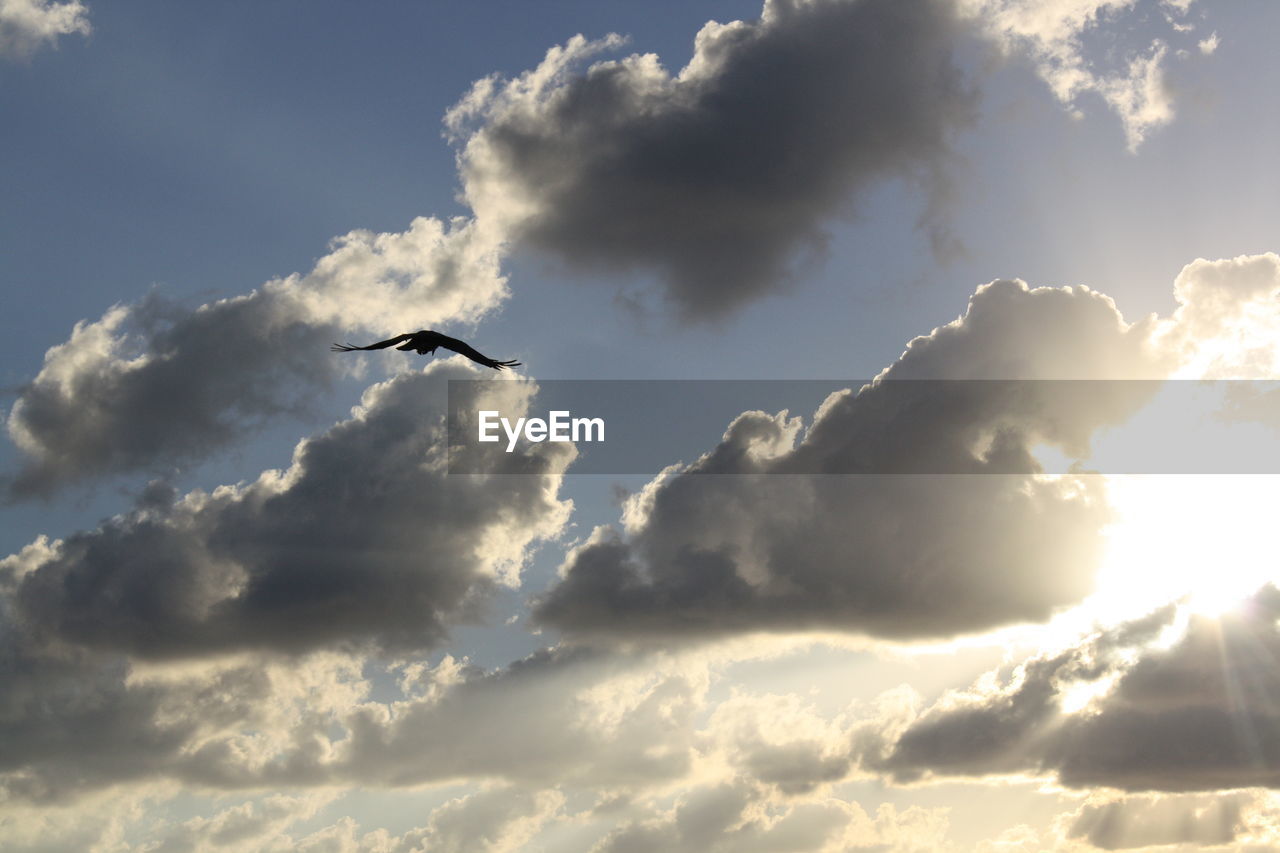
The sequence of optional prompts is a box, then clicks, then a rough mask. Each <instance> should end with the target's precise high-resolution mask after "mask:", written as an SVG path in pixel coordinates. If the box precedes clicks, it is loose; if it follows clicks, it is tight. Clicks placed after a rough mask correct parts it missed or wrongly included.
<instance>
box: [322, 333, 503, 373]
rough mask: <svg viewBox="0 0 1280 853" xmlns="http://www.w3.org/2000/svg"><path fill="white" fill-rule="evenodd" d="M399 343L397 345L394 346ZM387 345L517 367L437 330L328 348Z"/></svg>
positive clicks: (348, 349)
mask: <svg viewBox="0 0 1280 853" xmlns="http://www.w3.org/2000/svg"><path fill="white" fill-rule="evenodd" d="M397 344H399V346H396V345H397ZM387 347H395V348H396V349H398V350H415V351H417V352H418V353H421V354H422V355H431V354H432V353H434V352H435V351H436V348H437V347H444V348H445V349H447V350H452V351H453V352H456V353H459V354H460V355H465V356H466V357H467V358H469V359H471V360H472V361H474V362H476V363H477V364H483V365H484V366H485V367H492V368H493V369H494V370H502V369H503V368H507V367H519V366H520V362H518V361H514V360H512V361H498V360H497V359H493V358H489V357H488V356H487V355H484V354H483V353H481V352H479V351H477V350H476V349H475V348H474V347H472V346H471V345H470V344H468V343H467V342H466V341H460V340H458V339H457V338H451V337H449V336H448V335H442V334H440V333H439V332H433V331H429V330H427V329H422V330H420V331H417V332H406V333H405V334H403V335H396V336H395V337H394V338H389V339H387V340H385V341H378V342H377V343H376V344H369V345H368V346H367V347H357V346H352V345H351V344H334V345H333V346H331V347H329V349H331V350H333V351H334V352H353V351H355V350H370V349H386V348H387Z"/></svg>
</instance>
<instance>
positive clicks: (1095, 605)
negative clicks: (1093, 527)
mask: <svg viewBox="0 0 1280 853" xmlns="http://www.w3.org/2000/svg"><path fill="white" fill-rule="evenodd" d="M1278 490H1280V476H1275V475H1262V474H1255V475H1216V474H1199V475H1196V474H1191V475H1173V474H1160V475H1130V476H1109V477H1108V478H1107V491H1108V494H1109V496H1110V500H1111V504H1112V507H1113V510H1114V519H1113V522H1112V523H1111V525H1110V526H1109V527H1108V529H1107V530H1106V533H1105V535H1106V538H1107V545H1106V551H1105V554H1104V557H1103V560H1102V564H1101V566H1100V567H1099V571H1098V582H1097V588H1096V592H1095V594H1094V596H1092V598H1091V602H1090V603H1091V605H1092V608H1091V609H1092V610H1093V611H1094V614H1095V615H1096V616H1097V617H1099V618H1102V619H1104V620H1106V621H1109V619H1108V617H1114V618H1125V617H1126V616H1132V615H1133V614H1134V612H1135V611H1139V610H1142V609H1144V608H1146V609H1149V608H1151V607H1156V606H1158V605H1160V604H1162V603H1164V602H1167V601H1171V600H1175V599H1181V600H1183V601H1184V602H1185V604H1186V606H1187V607H1189V608H1190V609H1192V610H1193V611H1195V612H1198V613H1204V614H1214V615H1216V614H1219V613H1222V612H1224V611H1226V610H1229V609H1231V608H1232V607H1234V606H1235V605H1236V604H1237V603H1238V602H1240V601H1241V600H1243V599H1244V598H1245V597H1247V596H1248V595H1249V594H1251V593H1252V592H1253V591H1254V590H1256V589H1258V588H1259V587H1261V586H1263V585H1264V584H1266V583H1268V582H1274V581H1277V580H1280V559H1278V558H1277V556H1276V550H1275V534H1276V529H1277V520H1276V513H1275V506H1276V496H1277V494H1278V493H1280V491H1278Z"/></svg>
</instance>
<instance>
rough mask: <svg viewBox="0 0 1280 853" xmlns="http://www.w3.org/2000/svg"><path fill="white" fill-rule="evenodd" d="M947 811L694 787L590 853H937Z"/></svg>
mask: <svg viewBox="0 0 1280 853" xmlns="http://www.w3.org/2000/svg"><path fill="white" fill-rule="evenodd" d="M946 833H947V819H946V816H945V810H942V809H921V808H909V809H906V810H904V811H902V812H899V811H898V810H897V809H895V808H894V807H893V806H891V805H887V804H886V805H883V806H881V807H880V809H879V811H878V812H877V814H876V816H875V817H874V818H872V817H871V816H869V815H868V814H867V813H866V811H864V810H863V808H862V807H861V806H860V805H858V804H857V803H855V802H848V801H846V800H844V799H838V798H834V797H830V798H827V797H814V798H810V799H806V800H801V801H791V802H778V801H776V800H771V799H770V797H769V796H768V795H767V794H766V793H765V791H764V790H762V789H761V788H758V787H756V786H753V785H751V784H749V783H745V782H741V781H738V782H729V783H721V784H720V785H716V786H707V787H701V788H694V789H692V790H690V791H687V792H685V793H684V794H682V795H681V796H680V798H679V800H678V802H677V803H676V805H675V806H674V807H673V808H671V809H670V810H668V811H667V812H666V813H665V814H660V815H658V816H655V817H654V818H651V819H649V820H644V821H635V822H632V823H630V824H624V825H623V826H621V827H619V828H618V829H616V830H614V831H613V832H611V833H610V834H609V835H608V836H607V837H606V838H604V839H603V840H601V842H600V843H599V844H597V845H596V846H595V847H594V848H592V853H704V851H706V853H719V852H720V851H733V853H766V851H778V850H795V851H812V853H820V851H822V853H837V851H849V850H895V851H911V850H937V849H941V848H942V847H943V846H944V845H945V839H946Z"/></svg>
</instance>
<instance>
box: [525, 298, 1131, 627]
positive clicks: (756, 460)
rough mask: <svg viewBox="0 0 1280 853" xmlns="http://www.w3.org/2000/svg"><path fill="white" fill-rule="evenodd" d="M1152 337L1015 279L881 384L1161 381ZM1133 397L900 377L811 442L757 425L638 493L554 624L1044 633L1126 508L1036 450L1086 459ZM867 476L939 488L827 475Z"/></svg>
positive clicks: (823, 412) (842, 400)
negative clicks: (1018, 625) (1040, 627)
mask: <svg viewBox="0 0 1280 853" xmlns="http://www.w3.org/2000/svg"><path fill="white" fill-rule="evenodd" d="M1148 333H1149V324H1145V323H1144V324H1140V325H1136V326H1126V324H1125V323H1124V322H1123V321H1122V319H1121V318H1120V315H1119V314H1118V313H1117V312H1116V310H1115V306H1114V305H1113V304H1112V303H1111V301H1110V300H1108V299H1106V298H1105V297H1103V296H1101V295H1099V294H1097V293H1094V292H1092V291H1089V290H1087V289H1078V290H1071V289H1060V290H1055V289H1048V288H1039V289H1035V290H1031V289H1028V288H1027V286H1026V285H1024V284H1022V283H1021V282H1013V281H998V282H994V283H992V284H990V285H987V286H984V287H983V288H980V289H979V291H978V292H977V293H976V294H975V296H974V297H973V299H972V301H971V304H970V306H969V310H968V313H967V314H966V315H965V316H964V317H963V318H961V319H959V320H957V321H955V322H953V323H951V324H949V325H948V326H945V327H943V328H940V329H937V330H935V331H934V332H933V333H932V334H931V335H928V336H926V337H922V338H917V339H916V340H915V341H913V342H912V343H911V345H910V346H909V347H908V349H907V351H906V352H905V353H904V354H903V356H902V357H901V358H900V359H899V361H898V362H897V363H895V364H894V365H893V366H892V367H891V368H890V369H888V370H887V371H885V372H884V373H883V374H882V376H881V378H882V379H884V380H896V379H922V378H925V377H928V378H934V379H971V378H975V377H982V378H991V377H997V376H1005V377H1019V378H1027V379H1042V378H1046V377H1062V376H1071V377H1077V378H1106V377H1115V376H1140V375H1146V374H1147V373H1148V372H1149V371H1152V370H1154V369H1155V368H1154V366H1153V362H1152V360H1151V359H1150V357H1149V355H1148V354H1147V352H1146V350H1145V342H1146V340H1147V336H1148ZM1114 385H1115V388H1114V392H1113V393H1110V394H1108V393H1098V391H1099V387H1100V386H1108V387H1110V385H1109V383H1092V384H1090V385H1088V386H1087V387H1086V386H1073V385H1071V384H1070V383H1065V385H1064V384H1063V383H1055V382H1021V383H999V382H995V383H986V382H953V383H949V384H947V385H945V388H946V393H945V394H940V393H938V391H937V386H934V385H931V384H930V383H917V382H892V381H885V382H880V383H876V384H873V385H871V386H868V387H867V388H864V389H863V390H862V391H860V392H859V393H856V394H854V393H851V392H846V393H842V394H837V395H833V396H832V397H831V398H829V399H828V400H827V401H826V402H825V403H824V404H823V405H822V407H821V408H820V410H819V411H818V413H817V415H816V416H815V419H814V424H813V426H812V428H811V429H810V430H809V432H808V434H807V435H805V437H804V439H803V441H801V442H799V444H796V436H797V434H798V433H799V423H798V421H797V420H794V419H789V418H787V417H786V416H785V413H784V414H783V415H779V416H770V415H766V414H763V413H760V412H748V413H744V414H743V415H741V416H740V417H739V418H738V419H737V420H736V421H734V423H733V424H732V425H731V426H730V427H729V430H728V431H727V432H726V434H725V437H724V440H723V441H722V443H721V444H720V445H719V446H717V447H716V448H714V449H713V450H711V451H710V452H709V453H707V454H706V455H704V456H703V457H702V458H701V459H700V460H699V461H698V462H697V463H695V464H694V465H692V466H690V467H688V468H687V469H684V470H680V471H677V472H675V473H671V474H669V475H667V476H665V477H660V478H659V479H657V480H655V481H654V482H653V483H651V484H650V485H649V486H648V487H647V488H646V490H645V491H644V492H643V493H642V494H641V495H639V496H637V498H636V499H635V500H634V502H633V504H632V506H631V507H630V509H629V510H628V517H627V521H628V528H629V532H630V535H629V536H628V537H625V538H624V537H622V536H620V535H619V534H617V533H614V532H612V531H603V530H602V531H597V533H596V534H595V535H594V536H593V538H592V539H591V540H590V541H589V542H588V543H587V544H585V545H584V546H582V547H580V548H579V549H577V550H576V551H575V552H574V553H572V554H571V555H570V558H569V560H568V562H567V564H566V567H565V569H564V571H563V577H562V580H561V581H560V583H559V584H558V585H556V586H555V587H553V588H552V589H551V590H550V591H549V592H547V593H546V594H545V595H544V596H543V597H542V598H541V599H540V601H539V602H538V604H537V609H536V614H537V617H538V618H539V619H541V620H542V621H543V622H544V623H546V624H550V625H553V626H555V627H557V628H560V629H563V630H565V631H568V632H571V633H574V634H587V635H594V636H613V637H639V636H648V637H652V638H670V637H673V636H680V635H714V634H723V633H730V632H741V631H755V630H806V629H810V630H812V629H838V630H849V631H857V632H864V633H869V634H873V635H876V636H882V637H896V638H919V637H942V636H949V635H954V634H958V633H961V632H966V631H977V630H983V629H987V628H991V627H994V626H997V625H1002V624H1007V623H1010V622H1017V621H1026V620H1044V619H1046V618H1047V617H1048V616H1049V615H1050V614H1051V613H1052V612H1053V611H1054V610H1055V609H1057V608H1060V607H1064V606H1066V605H1070V604H1074V603H1076V602H1077V601H1079V600H1080V599H1081V598H1083V597H1084V595H1086V594H1087V593H1088V592H1089V590H1090V589H1091V585H1092V577H1093V567H1094V564H1095V562H1096V560H1097V557H1098V555H1099V549H1100V546H1101V536H1100V530H1101V527H1102V525H1103V524H1104V523H1105V522H1106V520H1107V518H1108V511H1107V508H1106V506H1105V500H1104V496H1103V492H1102V483H1101V481H1100V479H1098V478H1092V477H1087V476H1074V475H1073V476H1067V477H1063V478H1060V479H1053V480H1049V479H1043V478H1039V477H1037V476H1035V475H1034V474H1035V472H1037V471H1038V470H1039V468H1038V465H1037V463H1036V462H1035V460H1034V458H1033V457H1032V455H1031V451H1032V450H1033V449H1034V448H1035V447H1037V446H1038V445H1040V444H1049V445H1055V446H1058V447H1061V448H1065V449H1066V450H1067V452H1069V453H1082V452H1084V451H1085V450H1086V449H1087V445H1088V440H1089V437H1090V435H1091V434H1092V432H1093V431H1094V430H1096V429H1098V428H1099V427H1101V426H1103V425H1106V424H1111V423H1116V422H1120V421H1123V420H1124V419H1125V417H1127V416H1128V415H1129V414H1130V413H1131V412H1132V411H1133V410H1134V408H1135V407H1136V406H1138V405H1140V403H1141V402H1142V397H1143V395H1145V394H1147V393H1149V391H1147V390H1143V389H1144V388H1145V387H1146V386H1141V385H1133V384H1129V383H1114ZM1081 391H1084V392H1085V393H1080V392H1081ZM859 460H865V462H864V463H860V462H859ZM916 466H918V467H916ZM859 470H868V471H877V470H896V471H914V470H920V471H923V472H929V475H920V476H879V475H875V474H867V475H860V476H831V475H824V472H826V471H842V472H847V471H859ZM992 472H999V473H992ZM708 475H718V476H708Z"/></svg>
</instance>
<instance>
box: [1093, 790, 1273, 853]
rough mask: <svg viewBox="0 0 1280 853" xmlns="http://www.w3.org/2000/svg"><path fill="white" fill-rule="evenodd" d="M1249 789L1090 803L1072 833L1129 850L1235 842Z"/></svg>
mask: <svg viewBox="0 0 1280 853" xmlns="http://www.w3.org/2000/svg"><path fill="white" fill-rule="evenodd" d="M1253 799H1254V798H1253V797H1251V796H1250V795H1248V794H1245V793H1236V794H1229V795H1215V796H1212V797H1126V798H1124V799H1120V800H1111V801H1109V802H1105V803H1087V804H1086V805H1084V806H1083V807H1082V808H1081V809H1080V811H1079V813H1078V815H1077V816H1076V818H1075V821H1074V822H1073V823H1072V825H1071V828H1070V830H1069V831H1068V836H1069V837H1071V838H1084V839H1085V840H1087V841H1088V842H1089V843H1090V844H1092V845H1093V846H1094V847H1101V848H1102V849H1103V850H1127V849H1130V848H1134V847H1156V846H1159V845H1165V844H1191V845H1196V846H1207V845H1212V844H1230V843H1232V842H1233V841H1235V840H1236V838H1237V836H1238V834H1239V833H1240V831H1241V829H1243V823H1244V811H1245V807H1246V806H1248V805H1250V803H1251V801H1252V800H1253Z"/></svg>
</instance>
